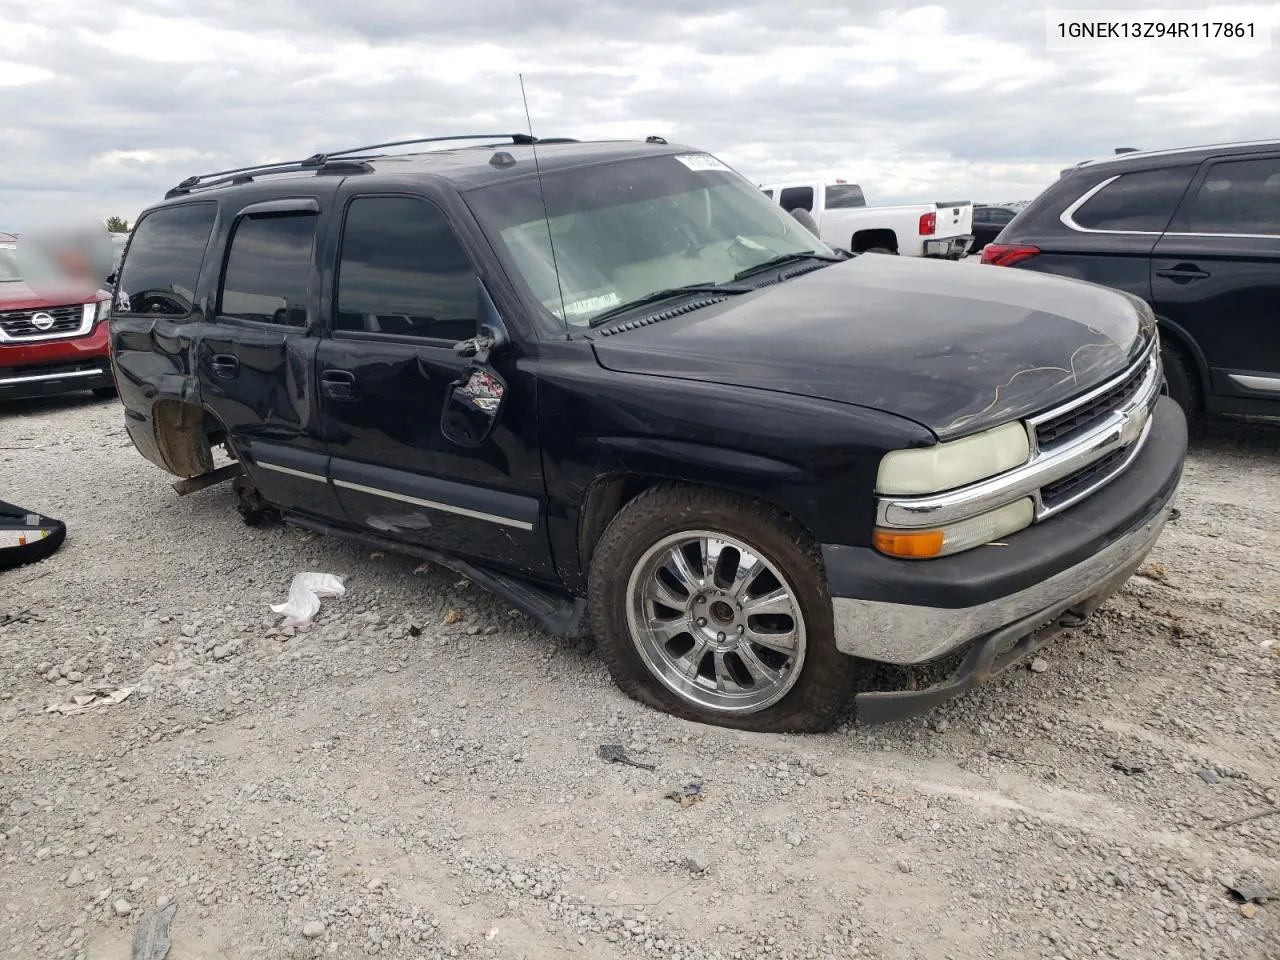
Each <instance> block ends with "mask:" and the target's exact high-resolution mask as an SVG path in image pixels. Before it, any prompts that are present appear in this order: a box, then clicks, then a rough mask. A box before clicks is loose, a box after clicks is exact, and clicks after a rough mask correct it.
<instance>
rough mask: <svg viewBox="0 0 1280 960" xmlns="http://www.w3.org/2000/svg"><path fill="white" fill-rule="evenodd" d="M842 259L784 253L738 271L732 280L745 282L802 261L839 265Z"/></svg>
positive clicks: (820, 254) (818, 254)
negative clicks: (758, 274)
mask: <svg viewBox="0 0 1280 960" xmlns="http://www.w3.org/2000/svg"><path fill="white" fill-rule="evenodd" d="M844 259H845V258H844V257H841V256H833V255H831V254H829V253H784V254H783V255H782V256H780V257H772V258H771V259H769V260H765V261H763V262H762V263H757V264H756V265H755V266H754V267H747V268H746V269H745V270H739V271H738V272H737V273H735V274H734V275H733V279H734V280H746V279H747V278H748V277H754V276H755V275H756V274H757V273H763V272H764V271H765V270H769V269H772V268H773V267H785V266H786V265H787V264H790V263H799V262H800V261H802V260H823V261H825V262H827V263H840V262H841V261H843V260H844Z"/></svg>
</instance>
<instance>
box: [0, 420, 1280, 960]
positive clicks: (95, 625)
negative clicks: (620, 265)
mask: <svg viewBox="0 0 1280 960" xmlns="http://www.w3.org/2000/svg"><path fill="white" fill-rule="evenodd" d="M121 420H122V418H121V412H120V409H119V406H118V405H117V404H116V403H114V402H111V403H104V402H92V401H88V400H79V399H63V400H56V401H55V400H50V401H44V402H39V403H30V404H23V405H18V406H14V407H11V408H10V409H9V410H7V411H6V412H4V413H0V491H3V492H2V493H0V496H2V497H3V498H4V499H8V500H12V501H14V502H16V503H20V504H22V505H24V506H28V507H31V508H33V509H38V510H40V511H42V512H45V513H48V514H50V515H52V516H56V517H60V518H62V519H64V520H65V521H66V522H67V523H68V526H69V528H70V536H69V538H68V541H67V543H66V545H65V546H64V547H63V549H62V550H61V551H59V552H58V553H57V554H55V555H54V557H52V558H51V559H50V560H48V561H46V562H45V563H44V564H42V565H39V566H35V567H27V568H23V569H20V570H17V571H12V572H9V573H5V574H0V622H3V621H4V620H5V619H6V615H9V617H13V616H14V615H18V616H17V618H16V619H10V621H9V622H8V624H7V625H5V626H0V665H2V669H0V865H2V866H0V956H15V957H20V958H23V960H28V958H44V957H60V958H62V957H65V958H92V960H98V958H102V960H124V958H127V957H128V956H129V954H130V949H131V944H132V941H133V937H134V931H135V929H136V928H137V927H138V926H139V923H140V922H143V921H145V920H146V919H148V918H149V917H150V916H151V915H152V913H151V912H152V911H153V910H154V909H155V908H156V906H157V904H164V903H170V904H175V903H176V906H177V910H176V913H175V914H174V916H173V920H172V929H171V936H172V948H171V950H170V951H169V955H168V956H169V960H215V958H217V960H234V958H241V957H264V958H266V957H270V958H303V957H315V956H325V957H363V956H367V955H377V956H385V957H392V958H399V957H405V958H410V957H412V958H437V957H503V958H513V960H514V958H542V957H552V956H554V957H560V956H564V955H571V956H583V957H592V958H612V957H662V958H685V960H691V958H708V960H710V958H755V957H769V958H818V957H833V958H834V957H841V958H843V957H880V958H902V960H921V958H939V960H942V958H949V960H969V958H979V957H1011V958H1013V957H1017V958H1024V957H1025V958H1039V957H1043V958H1066V960H1077V958H1085V957H1115V958H1153V960H1154V958H1161V960H1164V958H1171V957H1203V958H1275V957H1278V956H1280V902H1275V901H1273V902H1270V903H1264V904H1262V905H1257V904H1244V905H1242V904H1241V903H1240V902H1239V901H1238V900H1235V899H1233V897H1232V896H1231V895H1230V894H1229V893H1228V891H1227V889H1226V888H1225V887H1224V884H1223V881H1228V882H1235V881H1237V880H1238V879H1239V878H1241V877H1242V876H1246V875H1250V874H1252V875H1254V876H1255V877H1256V879H1258V880H1260V881H1261V882H1263V883H1264V884H1265V885H1267V886H1269V888H1270V890H1271V891H1272V892H1273V893H1275V894H1277V895H1280V868H1278V867H1277V864H1278V863H1280V816H1270V817H1262V818H1258V819H1254V820H1252V821H1250V822H1247V823H1244V824H1240V825H1237V826H1231V827H1227V828H1224V829H1215V828H1216V827H1217V825H1218V824H1220V823H1221V822H1222V821H1226V820H1230V819H1232V818H1236V817H1240V816H1243V815H1245V814H1248V813H1250V812H1254V811H1261V810H1264V809H1266V808H1268V807H1274V806H1276V805H1278V804H1280V710H1277V693H1278V691H1280V687H1278V682H1280V656H1277V653H1280V612H1278V609H1280V484H1278V483H1277V476H1278V475H1280V473H1278V470H1280V425H1277V424H1268V423H1261V424H1242V423H1232V422H1222V423H1216V424H1208V425H1203V426H1200V427H1197V428H1196V430H1195V437H1194V439H1193V451H1192V455H1191V458H1190V460H1189V462H1188V466H1187V472H1186V480H1185V482H1184V486H1183V489H1182V492H1181V494H1180V496H1179V506H1180V508H1181V510H1182V515H1181V518H1180V519H1178V520H1177V521H1176V522H1175V523H1173V524H1172V525H1170V527H1169V528H1168V529H1167V532H1166V533H1165V535H1164V537H1163V538H1162V540H1161V542H1160V543H1159V544H1158V546H1157V548H1156V552H1155V554H1154V555H1153V557H1152V563H1151V564H1150V565H1149V566H1148V567H1147V568H1146V569H1145V572H1144V575H1142V576H1139V577H1136V578H1134V580H1132V581H1131V582H1130V584H1129V585H1128V586H1127V587H1126V588H1125V590H1124V591H1123V593H1122V594H1121V595H1119V596H1118V597H1117V598H1115V599H1114V600H1113V601H1112V602H1110V603H1109V604H1108V605H1107V606H1106V607H1105V608H1104V609H1103V610H1102V611H1101V612H1100V613H1099V615H1098V617H1097V618H1096V619H1095V620H1094V621H1093V622H1092V623H1091V624H1090V625H1089V626H1088V627H1086V628H1085V629H1084V630H1082V631H1078V632H1077V633H1076V634H1075V635H1074V636H1070V637H1067V638H1064V639H1062V640H1060V641H1059V642H1057V643H1056V644H1054V645H1052V646H1050V647H1049V648H1047V649H1046V650H1045V651H1042V653H1041V654H1040V657H1039V658H1038V660H1037V662H1036V663H1035V664H1034V665H1033V666H1032V668H1031V669H1026V668H1023V669H1019V670H1017V671H1015V672H1014V673H1013V674H1012V675H1009V676H1006V677H1004V678H1001V679H999V680H997V681H996V682H994V683H993V684H991V685H990V686H989V687H988V688H986V689H983V690H981V691H979V692H977V693H975V694H972V695H969V696H966V697H963V698H961V699H958V700H956V701H954V702H952V703H950V704H948V705H947V706H945V707H943V708H941V709H940V710H938V711H936V712H935V713H933V714H931V715H930V716H928V717H925V718H922V719H921V720H918V721H915V722H910V723H903V724H898V725H892V726H885V727H879V728H859V727H857V726H856V725H848V726H845V727H842V728H841V729H839V730H838V731H836V732H833V733H831V734H829V735H825V736H816V737H791V736H771V735H753V734H742V733H735V732H730V731H726V730H720V729H716V728H708V727H702V726H698V725H695V724H690V723H685V722H681V721H677V720H674V719H672V718H670V717H667V716H664V715H661V714H658V713H655V712H652V711H649V710H647V709H644V708H642V707H640V706H638V705H637V704H635V703H632V702H631V701H629V700H627V699H626V698H624V697H623V696H622V695H621V694H619V693H618V692H617V691H616V690H615V688H614V687H613V686H612V685H611V683H610V681H609V679H608V677H607V675H606V673H605V671H604V669H603V668H602V666H601V665H600V663H599V661H598V660H597V659H596V658H595V656H594V655H593V654H591V653H589V652H582V651H580V650H575V649H573V648H571V647H569V646H566V645H563V644H560V643H557V642H556V641H554V640H552V639H551V638H549V637H548V636H547V635H545V634H543V633H541V632H539V631H538V630H537V629H535V628H534V627H533V626H532V625H531V624H530V623H529V622H527V621H526V620H524V619H523V618H522V617H520V616H518V615H513V614H512V612H511V611H509V610H508V609H506V607H505V605H503V604H502V603H500V602H499V601H497V600H495V599H494V598H492V597H491V596H489V595H487V594H485V593H483V592H482V591H481V590H479V589H478V588H476V587H474V586H469V585H468V584H467V583H466V582H465V581H460V580H459V579H458V577H456V576H455V575H452V574H449V573H447V572H445V571H442V570H439V569H437V568H433V567H432V568H426V569H421V568H419V566H418V564H417V563H415V562H414V561H412V560H409V559H405V558H402V557H397V556H391V555H388V556H381V555H377V554H374V555H371V554H370V552H369V551H368V550H365V549H360V548H357V547H353V546H350V545H345V544H342V543H339V542H336V541H333V540H329V539H324V538H317V537H315V536H312V535H308V534H304V533H302V532H301V531H298V530H294V529H290V528H281V527H262V528H257V529H252V530H251V529H250V528H247V527H245V526H243V525H242V524H241V522H240V519H239V517H238V516H237V515H236V513H235V512H234V510H233V509H232V500H231V492H230V490H229V489H228V488H227V487H225V486H224V487H217V488H213V489H211V490H206V491H203V492H201V493H198V494H195V495H192V496H190V497H187V498H179V497H177V496H176V495H175V494H174V493H173V492H172V490H171V489H170V488H169V486H168V482H169V480H170V479H171V478H167V477H166V475H164V474H162V473H161V472H160V471H159V470H157V469H155V468H153V467H152V466H150V465H149V464H148V463H146V462H145V461H144V460H142V459H141V458H140V457H139V456H138V455H137V454H136V453H135V452H134V450H133V449H132V447H131V446H130V445H129V442H128V439H127V437H126V436H125V434H124V430H123V426H122V422H121ZM300 570H314V571H321V572H332V573H337V574H342V575H345V576H346V577H347V578H348V579H347V588H348V592H347V595H346V596H345V597H344V598H341V599H337V600H327V601H325V606H324V609H323V611H322V613H321V616H320V617H319V618H318V620H317V623H316V625H315V626H314V628H313V629H312V630H310V631H308V632H304V633H299V634H298V635H296V636H285V635H282V634H281V633H280V632H279V631H277V629H276V626H277V624H278V622H279V620H278V618H277V617H276V616H274V615H273V614H272V613H271V612H270V610H269V608H268V604H270V603H273V602H280V601H282V600H283V599H284V596H285V593H286V591H287V588H288V584H289V581H290V579H291V578H292V576H293V575H294V573H296V572H297V571H300ZM23 611H27V612H26V613H25V614H24V613H23ZM103 681H105V683H104V684H103V685H104V686H106V687H108V688H112V687H115V686H133V687H135V691H134V693H133V695H132V696H131V697H130V698H129V699H127V700H125V701H123V702H122V703H119V704H117V705H115V706H108V707H103V708H100V709H99V710H97V711H95V712H92V713H85V714H81V715H77V716H62V715H59V714H55V713H48V712H45V707H46V705H48V704H50V703H55V702H65V701H67V700H68V699H69V698H70V697H72V696H74V695H75V694H76V693H77V692H83V691H84V690H86V689H89V688H91V687H93V686H94V685H95V684H98V683H102V682H103ZM606 743H616V744H623V745H625V747H626V748H627V750H628V751H630V753H631V755H632V756H634V757H635V758H637V759H639V760H641V761H644V762H647V763H652V764H654V765H656V770H653V771H648V770H644V769H639V768H634V767H627V766H621V765H617V764H608V763H605V762H603V761H602V760H600V759H599V758H598V757H597V755H596V751H597V748H598V747H599V746H600V745H601V744H606ZM692 782H697V783H701V784H703V785H704V786H703V790H702V793H701V795H700V797H701V799H700V800H698V801H697V802H692V803H689V804H687V805H682V804H681V803H679V802H677V801H674V800H672V799H668V798H667V796H666V794H668V793H669V792H672V791H679V790H680V789H681V788H682V787H683V786H684V785H685V784H688V783H692ZM148 960H149V958H148Z"/></svg>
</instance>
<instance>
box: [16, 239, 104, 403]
mask: <svg viewBox="0 0 1280 960" xmlns="http://www.w3.org/2000/svg"><path fill="white" fill-rule="evenodd" d="M17 249H18V238H17V237H15V236H13V235H12V234H5V233H0V400H11V399H16V398H19V397H47V396H50V395H52V394H56V393H70V392H73V391H77V390H92V391H93V392H94V394H95V395H97V396H110V395H112V394H113V393H115V381H114V380H113V378H112V375H111V361H110V349H109V346H108V338H107V312H108V307H109V305H110V302H111V294H110V293H108V292H107V291H105V290H94V291H93V292H92V293H88V294H86V293H85V292H84V291H83V290H77V291H75V292H69V293H63V294H61V295H58V294H55V293H53V292H52V291H46V292H37V291H36V290H33V289H32V288H31V287H30V286H29V285H28V284H27V283H25V282H23V279H22V274H21V270H20V269H19V264H18V258H17Z"/></svg>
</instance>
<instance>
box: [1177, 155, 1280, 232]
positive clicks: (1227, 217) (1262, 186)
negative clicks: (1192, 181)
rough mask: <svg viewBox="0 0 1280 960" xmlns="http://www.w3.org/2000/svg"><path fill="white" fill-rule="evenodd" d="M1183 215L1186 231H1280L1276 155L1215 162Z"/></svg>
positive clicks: (1279, 176)
mask: <svg viewBox="0 0 1280 960" xmlns="http://www.w3.org/2000/svg"><path fill="white" fill-rule="evenodd" d="M1184 217H1185V220H1186V230H1187V232H1188V233H1207V234H1222V233H1225V234H1233V233H1234V234H1246V235H1263V236H1277V235H1280V158H1278V157H1264V158H1260V159H1257V160H1229V161H1226V162H1223V163H1215V164H1214V165H1213V166H1212V167H1211V168H1210V170H1209V173H1208V175H1207V176H1206V177H1205V179H1204V183H1202V184H1201V185H1200V189H1199V190H1198V191H1196V195H1195V197H1194V198H1192V199H1191V200H1190V201H1188V203H1187V206H1186V212H1185V214H1184Z"/></svg>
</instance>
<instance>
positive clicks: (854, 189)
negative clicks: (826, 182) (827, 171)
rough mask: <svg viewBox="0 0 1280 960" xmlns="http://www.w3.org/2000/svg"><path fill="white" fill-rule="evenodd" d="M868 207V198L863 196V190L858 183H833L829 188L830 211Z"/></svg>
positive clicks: (828, 202) (828, 205)
mask: <svg viewBox="0 0 1280 960" xmlns="http://www.w3.org/2000/svg"><path fill="white" fill-rule="evenodd" d="M866 205H867V198H866V197H864V196H863V195H862V188H861V187H860V186H858V185H857V184H856V183H833V184H832V185H831V186H829V187H827V209H828V210H847V209H849V208H850V207H865V206H866Z"/></svg>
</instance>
